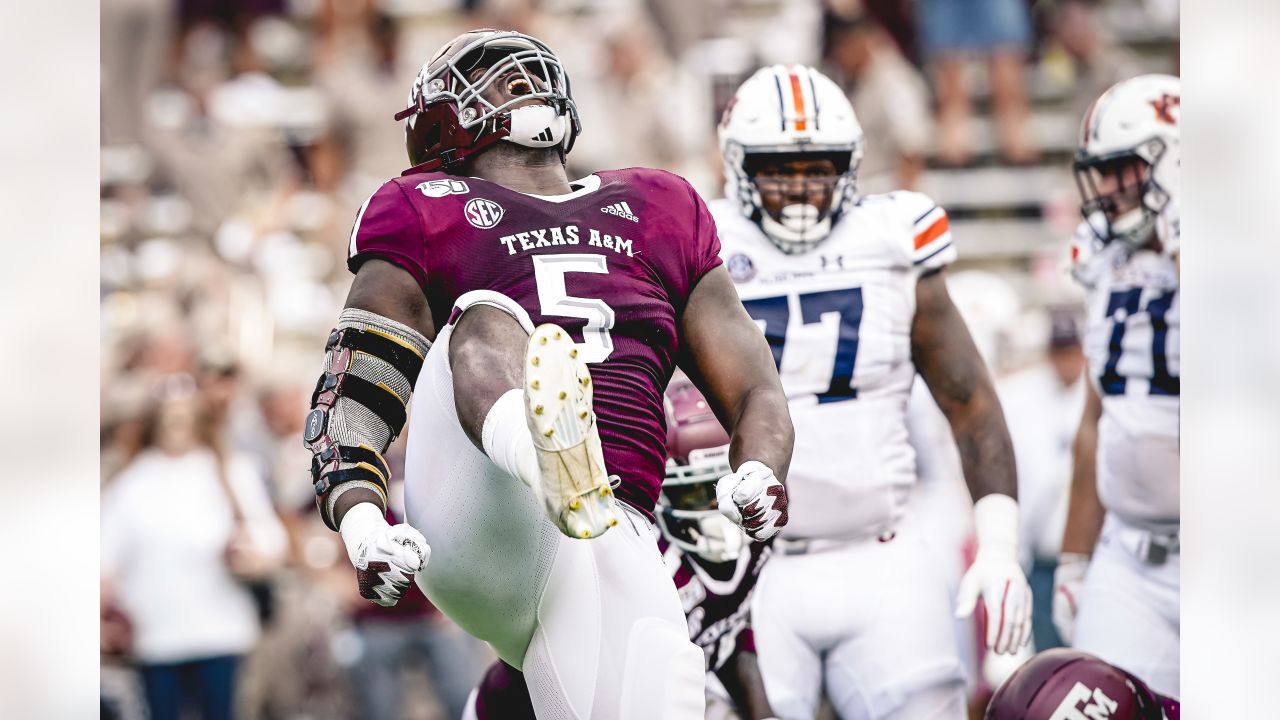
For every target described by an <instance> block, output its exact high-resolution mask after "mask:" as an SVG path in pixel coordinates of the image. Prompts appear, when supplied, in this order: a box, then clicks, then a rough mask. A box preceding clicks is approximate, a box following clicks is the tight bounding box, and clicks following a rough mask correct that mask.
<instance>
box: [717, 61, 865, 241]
mask: <svg viewBox="0 0 1280 720" xmlns="http://www.w3.org/2000/svg"><path fill="white" fill-rule="evenodd" d="M719 135H720V150H721V154H722V155H723V157H724V164H725V195H726V197H728V198H730V199H733V200H735V201H736V202H737V203H738V206H739V208H740V210H741V211H742V214H743V215H744V216H746V217H748V218H750V219H751V220H752V222H754V223H756V224H757V225H759V226H760V229H761V230H762V231H763V232H764V234H765V236H766V237H768V239H769V240H770V242H772V243H773V244H774V246H776V247H777V248H778V249H779V250H781V251H782V252H784V253H787V254H797V253H803V252H806V251H808V250H811V249H813V248H814V247H816V246H817V245H818V244H819V243H821V242H822V241H823V240H825V239H826V238H827V236H828V235H829V234H830V232H831V228H832V227H833V226H834V224H835V223H836V222H837V221H838V220H839V219H840V216H841V214H842V213H843V212H844V210H845V208H847V207H848V206H849V205H850V203H851V202H852V200H853V198H854V195H855V191H856V177H857V169H858V163H859V162H860V161H861V159H862V127H861V126H860V125H859V124H858V120H857V117H856V116H855V115H854V112H853V107H852V106H851V105H850V104H849V100H848V98H847V97H846V96H845V94H844V91H842V90H841V89H840V88H839V87H838V86H837V85H836V84H835V83H833V82H832V81H831V80H830V79H828V78H827V77H826V76H824V75H822V74H821V73H819V72H818V71H817V70H814V69H813V68H810V67H805V66H800V65H775V66H772V67H766V68H762V69H760V70H758V71H757V72H756V73H755V74H754V75H752V76H751V77H750V78H749V79H748V80H747V81H746V82H744V83H743V84H742V86H741V87H740V88H738V91H737V93H735V95H734V98H733V100H732V101H731V102H730V104H729V106H728V107H727V108H726V109H725V113H724V117H723V118H722V120H721V123H720V129H719ZM822 161H826V162H829V163H830V165H829V166H828V169H827V170H826V171H825V172H824V173H814V174H810V173H809V172H807V171H804V170H802V169H799V168H796V169H793V170H791V171H788V172H785V173H778V172H777V170H776V167H774V168H772V169H771V171H770V172H762V169H770V168H771V166H777V165H778V164H779V163H782V164H795V165H797V166H803V165H806V164H808V165H810V166H811V167H813V166H816V165H817V164H818V163H820V162H822ZM831 166H834V174H833V173H832V171H831V170H830V167H831ZM782 175H786V176H787V177H782ZM796 175H803V176H804V177H803V178H800V177H795V176H796Z"/></svg>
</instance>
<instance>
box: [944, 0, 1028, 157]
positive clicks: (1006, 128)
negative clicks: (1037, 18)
mask: <svg viewBox="0 0 1280 720" xmlns="http://www.w3.org/2000/svg"><path fill="white" fill-rule="evenodd" d="M919 13H920V17H919V21H920V30H921V40H922V41H923V43H922V44H923V48H924V52H925V56H926V58H927V59H928V60H929V62H930V63H931V64H932V65H933V69H934V82H935V84H936V89H937V93H938V157H939V159H940V160H941V161H942V162H943V163H944V164H947V165H964V164H965V163H967V162H969V160H970V159H971V155H972V139H971V138H970V131H971V128H970V127H969V124H970V122H969V121H970V115H971V111H972V107H971V105H972V100H971V98H970V95H969V93H970V90H969V88H968V87H966V83H965V72H964V71H965V61H966V59H967V57H968V56H974V57H977V58H981V59H983V60H986V62H987V66H988V71H989V72H988V76H989V77H990V81H991V82H990V84H991V93H992V97H993V100H994V103H995V108H994V109H995V117H996V124H997V130H998V138H999V150H1000V154H1001V155H1003V156H1004V159H1005V160H1006V161H1008V162H1011V163H1015V164H1023V163H1029V162H1032V161H1034V160H1035V158H1036V155H1037V151H1036V148H1035V145H1034V142H1033V140H1032V138H1031V135H1030V131H1029V127H1028V110H1027V90H1026V81H1025V79H1024V77H1023V68H1024V65H1025V64H1026V55H1027V49H1028V45H1029V43H1030V41H1031V19H1030V16H1029V14H1028V12H1027V6H1026V0H920V4H919Z"/></svg>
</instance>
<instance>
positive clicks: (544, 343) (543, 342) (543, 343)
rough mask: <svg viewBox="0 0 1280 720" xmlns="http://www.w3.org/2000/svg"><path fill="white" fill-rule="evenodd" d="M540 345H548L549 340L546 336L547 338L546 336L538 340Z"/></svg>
mask: <svg viewBox="0 0 1280 720" xmlns="http://www.w3.org/2000/svg"><path fill="white" fill-rule="evenodd" d="M538 344H539V345H546V344H547V338H546V336H545V335H544V336H543V337H540V338H538Z"/></svg>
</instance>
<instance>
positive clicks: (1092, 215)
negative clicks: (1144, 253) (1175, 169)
mask: <svg viewBox="0 0 1280 720" xmlns="http://www.w3.org/2000/svg"><path fill="white" fill-rule="evenodd" d="M1165 149H1166V145H1165V143H1164V141H1163V140H1161V139H1160V138H1152V139H1151V140H1150V141H1148V142H1146V143H1143V145H1142V146H1141V148H1140V149H1139V150H1135V151H1127V152H1119V153H1111V154H1108V155H1103V156H1099V157H1084V158H1078V159H1077V160H1076V162H1075V166H1074V170H1075V178H1076V186H1077V187H1078V188H1079V190H1080V197H1081V204H1080V213H1081V215H1083V216H1084V219H1085V222H1086V224H1087V225H1088V226H1089V229H1090V230H1092V231H1093V234H1094V236H1095V237H1097V238H1098V240H1100V241H1101V242H1102V243H1104V244H1105V243H1110V242H1112V241H1116V240H1118V241H1120V242H1122V243H1124V244H1126V245H1129V246H1131V247H1133V248H1135V249H1136V248H1140V247H1143V246H1144V245H1146V244H1147V243H1149V242H1150V241H1151V238H1152V237H1153V233H1154V232H1155V226H1156V220H1157V219H1158V218H1159V216H1160V213H1161V212H1162V211H1163V210H1164V208H1165V206H1166V205H1167V204H1168V203H1169V199H1170V194H1169V192H1168V191H1167V190H1166V189H1164V188H1163V187H1161V186H1160V184H1159V182H1158V181H1157V180H1156V178H1155V173H1154V172H1153V169H1154V167H1155V166H1156V164H1157V163H1159V162H1160V160H1161V159H1162V157H1163V155H1164V153H1165Z"/></svg>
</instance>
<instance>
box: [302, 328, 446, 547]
mask: <svg viewBox="0 0 1280 720" xmlns="http://www.w3.org/2000/svg"><path fill="white" fill-rule="evenodd" d="M430 347H431V343H430V341H428V340H427V339H426V338H425V337H423V336H422V334H421V333H419V332H418V331H416V330H414V329H413V328H411V327H409V326H407V325H403V324H401V323H398V322H396V321H394V320H391V319H389V318H385V317H383V316H381V315H378V314H376V313H371V312H368V311H365V310H358V309H355V308H347V309H345V310H343V311H342V314H341V315H339V316H338V326H337V327H336V328H334V330H333V332H332V333H330V334H329V340H328V341H327V342H326V343H325V364H324V373H323V374H322V375H321V376H320V379H319V380H318V381H316V389H315V392H313V393H312V394H311V411H310V412H309V413H308V414H307V421H306V424H305V426H304V428H303V431H302V432H303V438H302V439H303V442H304V444H305V445H306V446H307V448H308V449H310V450H311V452H312V457H311V480H312V482H313V483H314V484H315V491H316V505H317V507H318V508H319V510H320V516H321V518H323V519H324V523H325V525H327V526H329V528H330V529H331V530H335V531H336V530H337V529H338V526H337V523H336V522H335V521H334V517H333V507H334V504H335V503H336V501H337V499H338V497H339V496H341V495H342V494H343V492H345V490H346V489H348V488H349V487H356V486H359V487H368V488H370V489H373V490H375V491H377V492H378V494H379V495H380V496H381V497H382V506H383V510H386V499H387V483H388V481H389V480H390V479H391V478H390V476H391V472H390V470H389V468H388V467H387V461H386V460H385V459H383V457H382V453H384V452H386V451H387V448H388V447H389V446H390V445H391V443H392V442H393V441H395V439H396V437H397V436H399V434H400V431H401V430H403V429H404V424H405V417H406V415H405V413H406V407H407V406H408V404H409V397H410V395H411V394H412V393H413V384H414V382H415V381H417V379H418V372H419V371H420V370H422V361H423V358H425V357H426V354H427V350H428V349H429V348H430ZM357 484H358V485H357ZM339 488H341V489H340V490H339V491H337V492H335V489H339Z"/></svg>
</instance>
